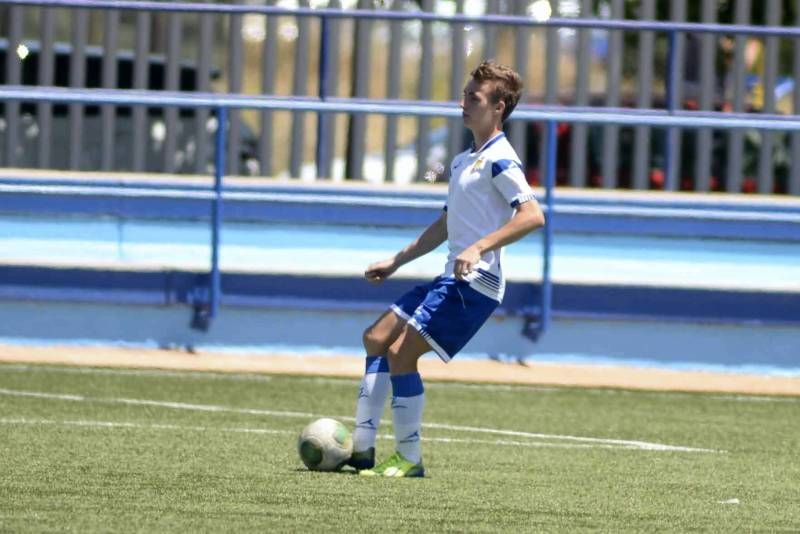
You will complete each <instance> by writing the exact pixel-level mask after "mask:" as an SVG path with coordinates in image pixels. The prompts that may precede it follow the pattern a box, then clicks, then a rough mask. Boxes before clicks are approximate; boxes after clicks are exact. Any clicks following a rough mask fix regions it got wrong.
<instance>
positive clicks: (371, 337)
mask: <svg viewBox="0 0 800 534" xmlns="http://www.w3.org/2000/svg"><path fill="white" fill-rule="evenodd" d="M361 339H362V343H363V344H364V348H365V349H366V351H367V353H368V354H369V355H370V356H377V355H379V354H383V353H384V352H386V348H387V344H388V342H387V340H386V339H384V338H383V336H381V335H380V334H379V333H378V332H377V331H376V329H375V327H374V326H370V327H369V328H367V329H366V330H364V334H363V335H362V337H361Z"/></svg>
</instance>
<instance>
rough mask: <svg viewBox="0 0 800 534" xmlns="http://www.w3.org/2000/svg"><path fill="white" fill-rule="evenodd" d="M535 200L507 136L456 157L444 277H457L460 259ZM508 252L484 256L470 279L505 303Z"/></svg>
mask: <svg viewBox="0 0 800 534" xmlns="http://www.w3.org/2000/svg"><path fill="white" fill-rule="evenodd" d="M530 200H535V197H534V196H533V190H531V188H530V186H529V185H528V183H527V181H526V180H525V174H524V173H523V171H522V164H521V163H520V161H519V157H518V156H517V153H516V152H515V151H514V148H513V147H512V146H511V143H509V142H508V139H506V136H505V134H503V133H502V132H501V133H499V134H497V135H496V136H494V137H493V138H491V139H489V140H488V141H487V142H486V143H485V144H484V145H483V146H482V147H481V148H480V149H478V150H466V151H464V152H462V153H461V154H459V155H457V156H456V157H455V158H453V163H452V164H451V165H450V186H449V188H448V192H447V205H446V206H445V208H444V209H445V210H447V240H448V247H449V249H450V253H449V255H448V257H447V265H445V270H444V275H445V276H453V268H454V265H455V259H456V257H457V256H458V255H459V254H461V252H462V251H463V250H464V249H466V248H467V247H469V246H470V245H472V244H474V243H475V242H476V241H478V240H479V239H481V238H483V237H485V236H487V235H489V234H491V233H492V232H494V231H495V230H497V229H498V228H500V227H501V226H503V225H504V224H506V223H507V222H508V221H509V220H510V219H511V217H512V216H513V214H514V209H515V208H516V207H517V206H518V205H519V204H521V203H523V202H527V201H530ZM502 258H503V250H502V249H498V250H494V251H491V252H487V253H485V254H483V255H482V256H481V260H480V262H478V264H477V265H476V266H475V268H474V270H473V272H471V273H470V274H469V275H468V276H467V277H466V280H467V281H469V285H470V287H472V288H473V289H475V290H476V291H479V292H480V293H482V294H484V295H486V296H487V297H489V298H492V299H494V300H497V301H498V302H501V301H502V300H503V294H504V293H505V278H504V277H503V270H502V267H501V260H502Z"/></svg>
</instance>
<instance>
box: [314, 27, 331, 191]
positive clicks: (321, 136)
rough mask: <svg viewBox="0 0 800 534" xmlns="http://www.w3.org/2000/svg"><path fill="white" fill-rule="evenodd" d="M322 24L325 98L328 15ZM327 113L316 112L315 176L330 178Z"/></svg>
mask: <svg viewBox="0 0 800 534" xmlns="http://www.w3.org/2000/svg"><path fill="white" fill-rule="evenodd" d="M320 24H321V26H322V28H321V30H320V39H319V98H320V100H325V99H326V98H327V96H328V17H325V16H323V17H322V20H321V21H320ZM327 124H328V114H327V113H318V114H317V154H316V157H317V177H318V178H319V177H325V178H330V177H329V176H324V175H325V174H327V169H325V167H326V166H327V161H328V134H327V130H328V128H327Z"/></svg>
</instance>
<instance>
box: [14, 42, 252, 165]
mask: <svg viewBox="0 0 800 534" xmlns="http://www.w3.org/2000/svg"><path fill="white" fill-rule="evenodd" d="M24 46H25V49H24V58H22V57H21V63H22V69H21V83H22V85H38V73H39V61H40V52H41V49H40V46H39V43H38V42H25V43H24ZM85 52H86V68H85V72H86V83H85V87H87V88H93V87H102V75H103V69H102V66H103V49H102V48H100V47H87V48H86V50H85ZM8 53H9V50H8V41H7V40H4V39H0V84H5V83H7V82H6V79H7V77H6V55H7V54H8ZM10 53H12V54H13V53H19V51H18V50H12V51H10ZM53 54H54V73H53V75H54V78H53V85H54V86H57V87H68V86H69V78H70V62H71V55H72V46H71V45H70V44H65V43H57V44H56V45H54V50H53ZM116 63H117V83H116V88H118V89H132V88H133V86H134V85H133V81H134V63H135V56H134V54H133V52H130V51H120V52H118V53H117V55H116ZM147 69H148V86H147V88H148V89H150V90H156V91H158V90H164V89H165V88H166V76H167V68H166V58H165V57H164V56H163V55H151V56H149V57H148V60H147ZM218 77H219V71H218V70H217V69H212V71H211V78H212V79H216V78H218ZM178 79H179V81H178V86H179V87H178V88H179V90H180V91H196V90H197V89H198V87H199V86H200V84H199V80H198V69H197V65H195V64H194V63H189V62H182V63H181V64H180V68H179V77H178ZM115 109H116V113H115V122H114V155H113V158H112V169H113V170H119V171H124V170H131V169H132V165H133V162H132V154H131V147H132V146H133V137H134V131H133V128H134V125H133V113H132V108H131V107H130V106H115ZM37 113H38V106H37V105H36V104H33V103H23V104H22V105H21V106H20V119H19V125H20V126H19V143H20V150H19V151H18V152H17V154H16V158H15V166H18V167H29V168H35V167H37V166H38V162H37V153H38V152H37V146H38V143H39V134H40V132H41V128H40V127H39V124H40V120H39V118H38V117H37ZM195 117H196V111H195V110H194V109H180V110H179V112H178V124H177V139H176V149H175V155H174V161H173V164H174V172H176V173H194V172H196V169H197V166H196V161H195V154H196V150H197V144H198V140H199V136H205V138H206V141H207V143H208V145H207V146H208V147H210V148H209V150H208V151H207V157H206V162H205V165H203V166H202V167H201V169H200V170H201V171H204V172H208V171H209V170H210V169H211V168H213V146H214V145H213V135H214V132H215V131H216V125H217V120H216V117H215V116H214V111H213V110H212V111H211V112H210V115H209V117H208V120H207V121H206V123H205V128H204V129H198V128H197V125H196V120H195ZM4 119H5V109H4V106H2V104H0V147H3V146H5V136H6V133H7V132H6V127H7V121H5V120H4ZM145 132H147V139H148V142H147V144H146V152H145V155H144V162H143V163H144V171H145V172H160V171H163V163H164V144H165V143H164V140H165V137H166V123H165V120H164V109H163V108H157V107H148V108H147V114H146V124H145ZM103 133H104V132H103V129H102V127H101V115H100V107H99V106H92V105H86V106H84V115H83V131H82V136H83V138H82V154H81V164H80V168H81V170H98V169H100V166H101V158H102V154H101V153H100V147H102V146H103V144H102V139H101V136H102V135H103ZM69 135H70V124H69V106H67V105H54V106H53V107H52V139H51V140H50V146H51V160H50V165H49V166H50V167H51V168H56V169H64V168H68V167H69V146H70V143H69ZM256 147H257V137H256V135H255V134H254V133H253V132H252V130H250V128H249V127H248V126H247V125H246V124H244V123H242V136H241V148H240V153H239V161H238V174H242V175H251V174H257V173H258V170H259V163H258V157H257V149H256Z"/></svg>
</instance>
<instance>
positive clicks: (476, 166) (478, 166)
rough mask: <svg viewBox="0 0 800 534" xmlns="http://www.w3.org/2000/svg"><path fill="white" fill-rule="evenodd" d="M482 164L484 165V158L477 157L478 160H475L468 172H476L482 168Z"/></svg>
mask: <svg viewBox="0 0 800 534" xmlns="http://www.w3.org/2000/svg"><path fill="white" fill-rule="evenodd" d="M484 165H486V160H485V159H483V158H478V161H476V162H475V164H474V165H473V166H472V168H471V169H470V170H469V172H471V173H473V172H478V171H480V170H481V169H483V167H484Z"/></svg>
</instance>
